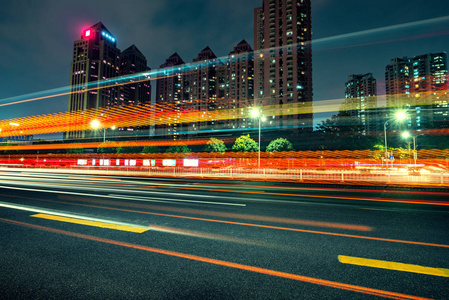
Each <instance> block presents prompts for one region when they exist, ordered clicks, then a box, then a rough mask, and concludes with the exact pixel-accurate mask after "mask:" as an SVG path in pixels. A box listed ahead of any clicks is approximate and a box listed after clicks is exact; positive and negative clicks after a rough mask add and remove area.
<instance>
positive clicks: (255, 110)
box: [251, 107, 267, 168]
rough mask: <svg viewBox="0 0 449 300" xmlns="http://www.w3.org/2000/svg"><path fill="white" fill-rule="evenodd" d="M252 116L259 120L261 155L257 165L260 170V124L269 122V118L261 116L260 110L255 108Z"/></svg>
mask: <svg viewBox="0 0 449 300" xmlns="http://www.w3.org/2000/svg"><path fill="white" fill-rule="evenodd" d="M251 116H252V117H253V118H254V119H255V118H257V119H259V155H258V160H257V165H258V167H259V168H260V122H261V121H262V122H265V121H266V120H267V118H265V116H262V115H261V114H260V110H259V108H256V107H255V108H253V109H252V110H251Z"/></svg>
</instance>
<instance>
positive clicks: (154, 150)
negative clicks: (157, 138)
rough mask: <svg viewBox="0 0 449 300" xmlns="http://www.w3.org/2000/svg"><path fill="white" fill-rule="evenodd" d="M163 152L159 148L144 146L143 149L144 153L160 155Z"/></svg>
mask: <svg viewBox="0 0 449 300" xmlns="http://www.w3.org/2000/svg"><path fill="white" fill-rule="evenodd" d="M159 152H161V148H159V147H158V146H144V147H143V149H142V153H159Z"/></svg>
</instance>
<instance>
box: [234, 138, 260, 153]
mask: <svg viewBox="0 0 449 300" xmlns="http://www.w3.org/2000/svg"><path fill="white" fill-rule="evenodd" d="M232 151H236V152H257V151H259V146H258V145H257V143H256V142H255V141H254V140H253V139H252V138H250V137H249V134H248V135H242V136H241V137H239V138H237V139H236V140H235V143H234V145H233V146H232Z"/></svg>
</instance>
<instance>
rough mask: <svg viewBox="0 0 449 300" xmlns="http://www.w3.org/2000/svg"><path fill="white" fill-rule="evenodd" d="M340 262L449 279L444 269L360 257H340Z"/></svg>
mask: <svg viewBox="0 0 449 300" xmlns="http://www.w3.org/2000/svg"><path fill="white" fill-rule="evenodd" d="M338 260H339V261H340V262H341V263H343V264H350V265H357V266H364V267H373V268H380V269H388V270H395V271H404V272H411V273H419V274H426V275H433V276H441V277H449V269H443V268H430V267H423V266H418V265H411V264H403V263H397V262H393V261H385V260H377V259H368V258H360V257H352V256H344V255H339V256H338Z"/></svg>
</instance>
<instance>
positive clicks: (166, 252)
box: [0, 218, 428, 300]
mask: <svg viewBox="0 0 449 300" xmlns="http://www.w3.org/2000/svg"><path fill="white" fill-rule="evenodd" d="M0 221H2V222H5V223H9V224H14V225H18V226H22V227H28V228H32V229H38V230H42V231H47V232H52V233H57V234H62V235H66V236H71V237H77V238H82V239H86V240H90V241H95V242H101V243H105V244H110V245H117V246H122V247H127V248H132V249H137V250H143V251H147V252H152V253H158V254H163V255H168V256H173V257H179V258H184V259H188V260H193V261H198V262H204V263H208V264H214V265H220V266H224V267H229V268H234V269H240V270H245V271H249V272H255V273H259V274H265V275H270V276H276V277H280V278H286V279H291V280H296V281H301V282H307V283H312V284H317V285H322V286H328V287H333V288H338V289H343V290H348V291H353V292H358V293H363V294H368V295H375V296H381V297H386V298H390V299H413V300H424V299H428V298H423V297H418V296H412V295H407V294H402V293H395V292H389V291H384V290H379V289H372V288H367V287H362V286H357V285H351V284H346V283H340V282H336V281H330V280H323V279H318V278H313V277H307V276H302V275H296V274H291V273H286V272H281V271H275V270H270V269H265V268H259V267H255V266H249V265H244V264H239V263H233V262H228V261H224V260H218V259H213V258H207V257H202V256H197V255H192V254H186V253H181V252H175V251H169V250H164V249H158V248H153V247H148V246H143V245H137V244H132V243H127V242H120V241H116V240H111V239H105V238H100V237H96V236H91V235H85V234H80V233H75V232H70V231H65V230H59V229H54V228H50V227H45V226H39V225H34V224H29V223H25V222H19V221H14V220H9V219H4V218H0Z"/></svg>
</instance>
